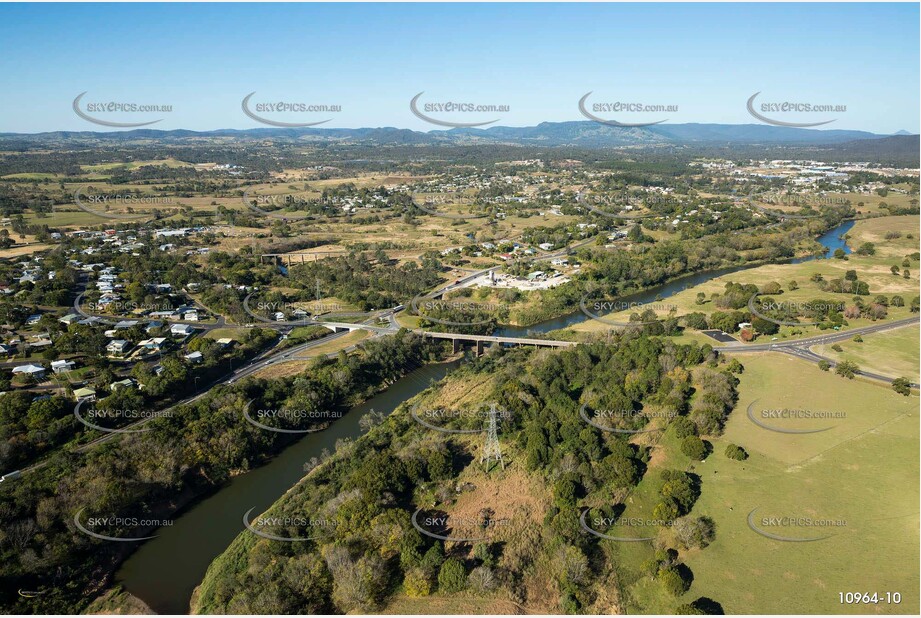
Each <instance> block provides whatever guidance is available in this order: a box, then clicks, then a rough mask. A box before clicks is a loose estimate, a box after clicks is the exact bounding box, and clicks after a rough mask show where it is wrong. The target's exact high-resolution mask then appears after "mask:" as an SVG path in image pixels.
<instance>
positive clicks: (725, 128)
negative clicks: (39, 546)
mask: <svg viewBox="0 0 921 618" xmlns="http://www.w3.org/2000/svg"><path fill="white" fill-rule="evenodd" d="M896 135H897V136H905V137H909V138H911V137H913V138H915V139H917V136H916V135H911V134H910V133H907V132H905V131H899V133H898V134H896ZM890 137H893V136H890V135H880V134H876V133H869V132H866V131H851V130H843V129H840V130H836V129H826V130H818V129H795V128H789V127H777V126H772V125H766V124H697V123H690V124H661V125H654V126H648V127H612V126H608V125H604V124H600V123H596V122H591V121H575V122H542V123H540V124H539V125H537V126H533V127H503V126H495V127H489V128H485V129H469V128H464V129H449V130H438V131H429V132H423V131H412V130H409V129H396V128H393V127H381V128H362V129H325V128H300V129H298V128H293V129H287V128H258V129H219V130H216V131H189V130H185V129H177V130H171V131H161V130H157V129H135V130H131V131H111V132H95V131H54V132H48V133H0V139H3V140H5V141H8V140H22V141H26V142H54V141H62V140H76V141H100V140H101V141H109V140H114V141H134V140H145V139H153V140H165V141H173V140H179V141H185V140H189V139H196V138H198V139H201V138H236V139H256V140H263V139H266V138H281V139H293V140H305V141H314V140H330V141H334V142H378V143H381V144H441V145H447V144H469V143H501V144H518V145H526V146H577V147H586V148H611V147H625V146H649V145H680V144H723V145H728V144H771V145H779V144H788V145H797V146H803V145H831V144H841V143H844V142H852V141H857V140H872V139H881V138H890Z"/></svg>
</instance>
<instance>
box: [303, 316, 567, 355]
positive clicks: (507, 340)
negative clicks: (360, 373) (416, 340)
mask: <svg viewBox="0 0 921 618" xmlns="http://www.w3.org/2000/svg"><path fill="white" fill-rule="evenodd" d="M317 324H318V325H320V326H325V327H326V328H328V329H329V330H331V331H333V332H334V333H338V332H342V331H344V330H348V331H355V330H366V331H369V332H372V333H374V334H376V335H392V334H394V333H396V332H397V331H398V330H399V328H398V327H396V326H394V325H393V324H391V325H389V326H372V325H370V324H353V323H351V322H325V321H323V322H321V321H318V322H317ZM410 332H413V333H416V334H417V335H421V336H423V337H428V338H430V339H448V340H450V341H451V342H452V343H453V345H454V352H455V353H456V352H460V351H461V348H462V347H463V345H464V344H465V343H466V344H473V345H474V346H476V353H477V356H479V355H480V354H482V353H483V351H484V349H485V346H486V344H490V343H499V344H508V345H532V346H534V347H535V348H568V347H571V346H574V345H578V343H577V342H575V341H559V340H555V339H534V338H530V337H499V336H495V335H466V334H463V333H440V332H436V331H430V330H422V329H412V330H411V331H410Z"/></svg>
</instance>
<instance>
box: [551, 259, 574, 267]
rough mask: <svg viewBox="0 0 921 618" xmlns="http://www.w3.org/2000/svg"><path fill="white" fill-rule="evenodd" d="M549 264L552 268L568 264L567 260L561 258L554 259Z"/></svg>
mask: <svg viewBox="0 0 921 618" xmlns="http://www.w3.org/2000/svg"><path fill="white" fill-rule="evenodd" d="M550 263H551V264H553V265H554V266H566V265H567V264H569V260H568V259H567V258H564V257H561V258H555V259H553V260H550Z"/></svg>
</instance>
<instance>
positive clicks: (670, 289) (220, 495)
mask: <svg viewBox="0 0 921 618" xmlns="http://www.w3.org/2000/svg"><path fill="white" fill-rule="evenodd" d="M853 226H854V222H853V221H846V222H844V223H842V224H841V225H839V226H837V227H835V228H834V229H832V230H829V231H828V232H826V233H825V234H823V235H822V236H821V237H819V239H818V241H819V242H820V243H821V244H822V245H824V246H826V247H828V254H829V255H830V254H831V253H833V252H834V250H835V249H837V248H842V249H844V251H845V252H846V253H850V249H849V248H848V247H847V245H846V244H845V242H844V240H843V239H841V238H840V237H841V236H842V235H843V234H846V233H847V232H848V231H849V230H850V229H851V228H852V227H853ZM817 257H818V258H821V256H808V257H804V258H797V259H796V260H793V263H801V262H807V261H809V260H813V259H817ZM747 268H751V266H733V267H728V268H722V269H719V270H714V271H708V272H702V273H696V274H693V275H688V276H686V277H681V278H679V279H675V280H674V281H671V282H669V283H666V284H663V285H660V286H655V287H653V288H650V289H648V290H645V291H643V292H639V293H637V294H632V295H630V296H627V297H624V300H629V301H631V302H640V303H647V302H652V301H654V300H655V299H656V298H666V297H668V296H671V295H672V294H675V293H677V292H680V291H682V290H684V289H685V288H687V287H690V286H694V285H698V284H700V283H703V282H706V281H709V280H710V279H713V278H715V277H720V276H722V275H726V274H730V273H733V272H739V271H741V270H746V269H747ZM586 319H588V318H587V316H586V315H585V314H583V313H582V312H581V311H578V312H575V313H572V314H570V315H566V316H562V317H559V318H554V319H551V320H547V321H545V322H542V323H540V324H536V325H534V326H530V327H527V328H522V327H512V326H509V327H504V328H503V329H501V330H500V331H498V332H497V334H501V335H507V336H518V335H525V334H526V333H528V332H534V333H541V332H547V331H551V330H556V329H558V328H565V327H566V326H570V325H572V324H576V323H578V322H581V321H583V320H586ZM457 362H458V361H455V362H453V363H440V364H437V365H427V366H425V367H422V368H420V369H416V370H415V371H413V372H412V373H409V374H408V375H406V376H405V377H403V378H402V379H400V380H398V381H397V382H396V383H394V384H393V385H392V386H391V387H390V388H388V389H387V390H386V391H385V392H383V393H380V394H378V395H376V396H375V397H372V398H371V399H369V400H368V401H366V402H365V403H363V404H361V405H359V406H356V407H354V408H352V409H351V410H349V411H348V412H347V413H346V414H345V415H343V417H342V418H341V419H340V420H338V421H336V422H335V423H334V424H333V425H331V426H330V427H329V429H326V430H325V431H322V432H319V433H315V434H310V435H307V436H305V437H304V438H302V439H300V440H299V441H297V442H295V443H294V444H292V445H290V446H289V447H288V448H286V449H285V450H283V451H282V452H281V453H280V454H278V455H277V456H276V457H274V458H273V459H271V460H270V461H269V462H268V463H266V464H265V465H263V466H261V467H259V468H256V469H254V470H252V471H250V472H247V473H246V474H242V475H240V476H237V477H235V478H233V479H232V480H231V481H230V482H228V483H227V484H226V485H225V486H223V487H221V488H220V489H218V490H217V491H216V492H215V493H213V494H211V495H209V496H207V497H205V498H204V499H202V500H200V501H198V502H196V503H194V504H193V505H192V506H191V507H190V508H188V509H186V510H185V511H183V512H182V513H181V514H180V515H179V516H178V517H177V518H176V519H175V520H174V521H173V525H172V526H170V527H164V528H161V529H160V530H158V531H157V537H156V538H155V539H152V540H150V541H147V542H146V543H144V544H143V545H142V546H141V547H140V548H139V549H138V550H137V551H136V552H135V553H134V554H132V555H131V557H130V558H129V559H128V560H127V561H125V563H124V564H123V565H122V567H121V569H119V571H118V572H117V573H116V581H117V582H118V583H121V584H122V585H123V586H124V587H125V589H126V590H127V591H128V592H130V593H131V594H133V595H135V596H136V597H138V598H140V599H141V600H142V601H144V602H145V603H147V605H149V606H150V608H151V609H153V610H154V611H155V612H158V613H161V614H185V613H188V611H189V601H190V599H191V596H192V592H193V590H194V589H195V586H197V585H198V584H199V583H200V582H201V580H202V579H203V578H204V575H205V571H206V570H207V568H208V565H210V564H211V562H212V561H213V560H214V559H215V558H217V556H218V555H220V554H221V552H223V551H224V550H225V549H226V548H227V546H228V545H230V542H231V541H233V539H234V538H235V537H236V536H237V535H238V534H240V533H241V532H242V531H243V530H244V528H243V520H242V518H243V514H244V513H245V512H246V511H248V510H249V509H251V508H254V509H255V510H254V513H262V512H264V511H265V510H266V509H268V508H269V506H271V505H272V504H273V503H274V502H275V501H276V500H278V498H280V497H281V496H282V494H284V493H285V492H286V491H288V490H289V489H290V488H291V487H292V486H294V484H295V483H297V482H298V481H299V480H300V479H301V478H302V477H303V476H304V469H303V466H304V463H306V462H307V461H308V460H309V459H310V458H311V457H316V456H319V455H320V453H321V451H322V450H323V449H329V450H330V451H332V450H333V449H334V446H335V443H336V440H338V439H340V438H356V437H358V436H359V435H361V431H360V429H359V427H358V421H359V419H360V418H361V417H362V415H364V414H365V413H367V412H368V411H370V410H372V409H374V410H376V411H378V412H384V413H385V414H390V413H391V412H393V410H395V409H396V408H397V407H398V406H399V405H400V404H401V403H402V402H403V401H405V400H407V399H410V398H412V397H413V396H415V395H416V394H418V393H420V392H421V391H423V390H424V389H425V388H427V387H428V385H429V384H430V382H431V381H432V380H440V379H441V378H443V377H444V376H445V375H447V373H448V372H449V371H450V370H451V369H452V368H453V367H455V366H456V365H457Z"/></svg>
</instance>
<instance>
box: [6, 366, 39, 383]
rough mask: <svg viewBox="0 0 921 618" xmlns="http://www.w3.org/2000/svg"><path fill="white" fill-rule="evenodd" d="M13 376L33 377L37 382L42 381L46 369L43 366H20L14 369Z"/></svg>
mask: <svg viewBox="0 0 921 618" xmlns="http://www.w3.org/2000/svg"><path fill="white" fill-rule="evenodd" d="M13 375H26V376H32V377H33V378H35V379H36V380H41V379H42V378H44V377H45V368H44V367H42V366H41V365H19V366H17V367H13Z"/></svg>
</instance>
